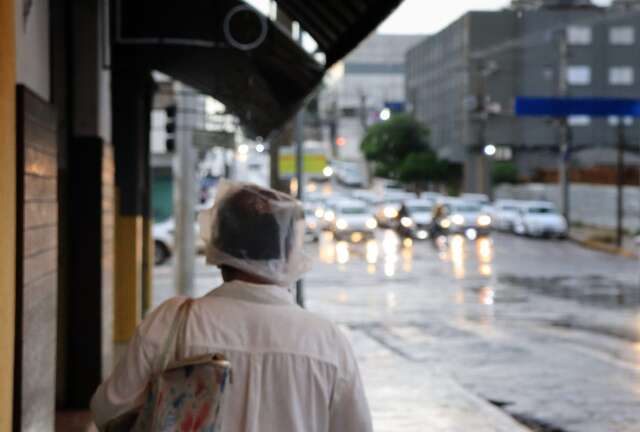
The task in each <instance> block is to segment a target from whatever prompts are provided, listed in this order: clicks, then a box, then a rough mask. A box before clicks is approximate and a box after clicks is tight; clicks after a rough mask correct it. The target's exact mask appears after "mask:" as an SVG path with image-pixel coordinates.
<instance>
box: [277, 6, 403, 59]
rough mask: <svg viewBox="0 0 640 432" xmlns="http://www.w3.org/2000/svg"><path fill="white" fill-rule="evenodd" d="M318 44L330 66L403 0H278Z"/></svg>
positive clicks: (283, 8)
mask: <svg viewBox="0 0 640 432" xmlns="http://www.w3.org/2000/svg"><path fill="white" fill-rule="evenodd" d="M276 2H277V3H278V7H279V8H281V9H282V10H283V11H284V12H285V13H286V14H287V15H288V16H289V17H290V18H291V19H293V20H295V21H298V22H299V23H300V25H301V26H302V28H303V29H304V30H305V31H306V32H307V33H309V35H311V37H313V38H314V39H315V41H316V42H317V43H318V45H319V47H320V51H322V52H324V53H325V55H326V66H327V67H330V66H331V65H333V64H334V63H336V62H337V61H339V60H340V59H341V58H342V57H344V56H345V55H347V54H348V53H349V52H350V51H351V50H352V49H354V48H355V47H356V46H358V44H359V43H360V42H361V41H362V40H363V39H364V38H366V37H367V36H368V35H369V33H371V32H372V31H373V30H375V28H376V27H377V26H378V25H379V24H380V23H381V22H382V21H383V20H384V19H385V18H386V17H387V16H388V15H389V14H390V13H391V12H392V11H393V10H394V9H395V8H396V7H398V5H399V4H400V3H402V0H321V1H320V0H276Z"/></svg>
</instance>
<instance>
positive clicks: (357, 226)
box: [330, 199, 378, 242]
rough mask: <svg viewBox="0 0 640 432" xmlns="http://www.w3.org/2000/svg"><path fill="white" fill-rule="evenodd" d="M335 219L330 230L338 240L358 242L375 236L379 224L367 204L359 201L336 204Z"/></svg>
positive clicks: (333, 209) (334, 208)
mask: <svg viewBox="0 0 640 432" xmlns="http://www.w3.org/2000/svg"><path fill="white" fill-rule="evenodd" d="M332 211H333V212H334V218H333V221H332V222H331V225H330V230H331V231H332V232H333V234H334V236H335V238H336V239H338V240H343V239H346V238H348V239H350V240H351V241H353V242H358V241H360V240H363V239H365V238H371V237H373V236H374V233H375V230H376V228H377V227H378V223H377V221H376V220H375V218H374V217H373V215H372V214H371V212H370V211H369V208H368V207H367V205H366V203H364V202H362V201H358V200H346V199H345V200H342V201H338V202H336V203H335V204H334V206H333V208H332Z"/></svg>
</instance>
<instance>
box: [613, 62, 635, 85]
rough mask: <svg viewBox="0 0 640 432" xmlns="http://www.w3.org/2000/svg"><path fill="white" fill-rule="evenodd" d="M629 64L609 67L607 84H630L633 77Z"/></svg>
mask: <svg viewBox="0 0 640 432" xmlns="http://www.w3.org/2000/svg"><path fill="white" fill-rule="evenodd" d="M633 75H634V73H633V68H632V67H631V66H613V67H611V68H609V84H611V85H632V84H633V79H634V76H633Z"/></svg>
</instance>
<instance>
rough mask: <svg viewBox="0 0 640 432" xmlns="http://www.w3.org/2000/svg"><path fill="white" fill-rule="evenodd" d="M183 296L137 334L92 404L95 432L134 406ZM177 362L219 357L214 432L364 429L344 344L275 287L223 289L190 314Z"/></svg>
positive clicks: (363, 410)
mask: <svg viewBox="0 0 640 432" xmlns="http://www.w3.org/2000/svg"><path fill="white" fill-rule="evenodd" d="M183 301H184V298H179V297H177V298H173V299H170V300H168V301H167V302H165V303H164V304H162V305H161V306H159V307H158V308H157V309H156V310H155V311H153V312H152V313H151V314H150V315H149V316H148V317H147V318H146V319H145V320H144V322H143V323H142V324H141V325H140V326H139V327H138V329H137V331H136V333H135V335H134V337H133V338H132V340H131V342H130V343H129V346H128V348H127V351H126V353H125V354H124V355H123V358H122V359H121V360H120V362H119V363H118V365H117V366H116V368H115V370H114V371H113V373H112V375H111V376H110V377H109V378H108V379H107V380H106V381H105V382H104V383H102V384H101V385H100V387H99V388H98V390H97V391H96V393H95V395H94V396H93V399H92V401H91V409H92V411H93V413H94V416H95V420H96V424H97V425H98V427H101V426H104V424H105V423H106V422H107V421H109V420H111V419H114V418H116V417H119V416H120V415H122V414H123V413H125V412H127V411H129V410H130V409H132V408H135V407H137V406H141V405H142V402H143V400H144V394H145V390H146V387H147V384H148V382H149V378H150V376H151V375H152V373H154V372H158V371H156V370H154V365H156V364H157V363H158V361H157V359H158V356H159V355H160V353H161V351H162V348H163V346H164V343H165V338H166V336H167V333H168V329H169V328H170V327H171V326H172V325H174V320H175V317H176V313H177V310H178V307H179V305H180V304H181V303H182V302H183ZM185 340H186V344H185V345H186V350H187V352H186V353H183V355H184V356H185V357H191V356H196V355H201V354H210V353H216V352H220V353H223V354H224V355H226V356H227V358H228V359H229V360H230V362H231V365H232V367H233V379H234V381H233V384H231V385H230V386H229V387H228V391H229V393H226V397H227V400H226V401H225V403H224V406H223V411H222V416H223V417H222V421H223V427H222V432H294V431H299V432H316V431H317V432H326V431H331V432H367V431H371V430H372V426H371V418H370V413H369V408H368V405H367V401H366V398H365V395H364V390H363V387H362V382H361V379H360V373H359V371H358V366H357V364H356V360H355V357H354V354H353V351H352V350H351V346H350V344H349V342H348V341H347V340H346V338H345V336H344V335H343V334H342V332H341V331H340V330H339V329H338V328H336V327H335V326H334V325H333V324H331V323H330V322H329V321H327V320H325V319H323V318H320V317H318V316H316V315H314V314H312V313H311V312H308V311H306V310H304V309H302V308H300V307H298V306H297V305H296V304H295V303H294V301H293V296H292V295H291V293H290V292H289V291H288V290H287V289H285V288H282V287H278V286H271V285H256V284H250V283H247V282H240V281H233V282H227V283H224V284H223V285H222V286H220V287H219V288H217V289H215V290H213V291H211V292H210V293H209V294H207V295H205V296H204V297H202V298H199V299H196V300H195V301H194V303H193V306H192V308H191V312H190V315H189V319H188V324H187V331H186V338H185Z"/></svg>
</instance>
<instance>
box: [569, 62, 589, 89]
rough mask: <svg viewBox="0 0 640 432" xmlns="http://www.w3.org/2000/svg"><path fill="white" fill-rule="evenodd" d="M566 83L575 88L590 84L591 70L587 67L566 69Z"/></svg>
mask: <svg viewBox="0 0 640 432" xmlns="http://www.w3.org/2000/svg"><path fill="white" fill-rule="evenodd" d="M567 82H568V83H569V84H571V85H576V86H578V85H589V84H591V68H590V67H589V66H569V67H568V68H567Z"/></svg>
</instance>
